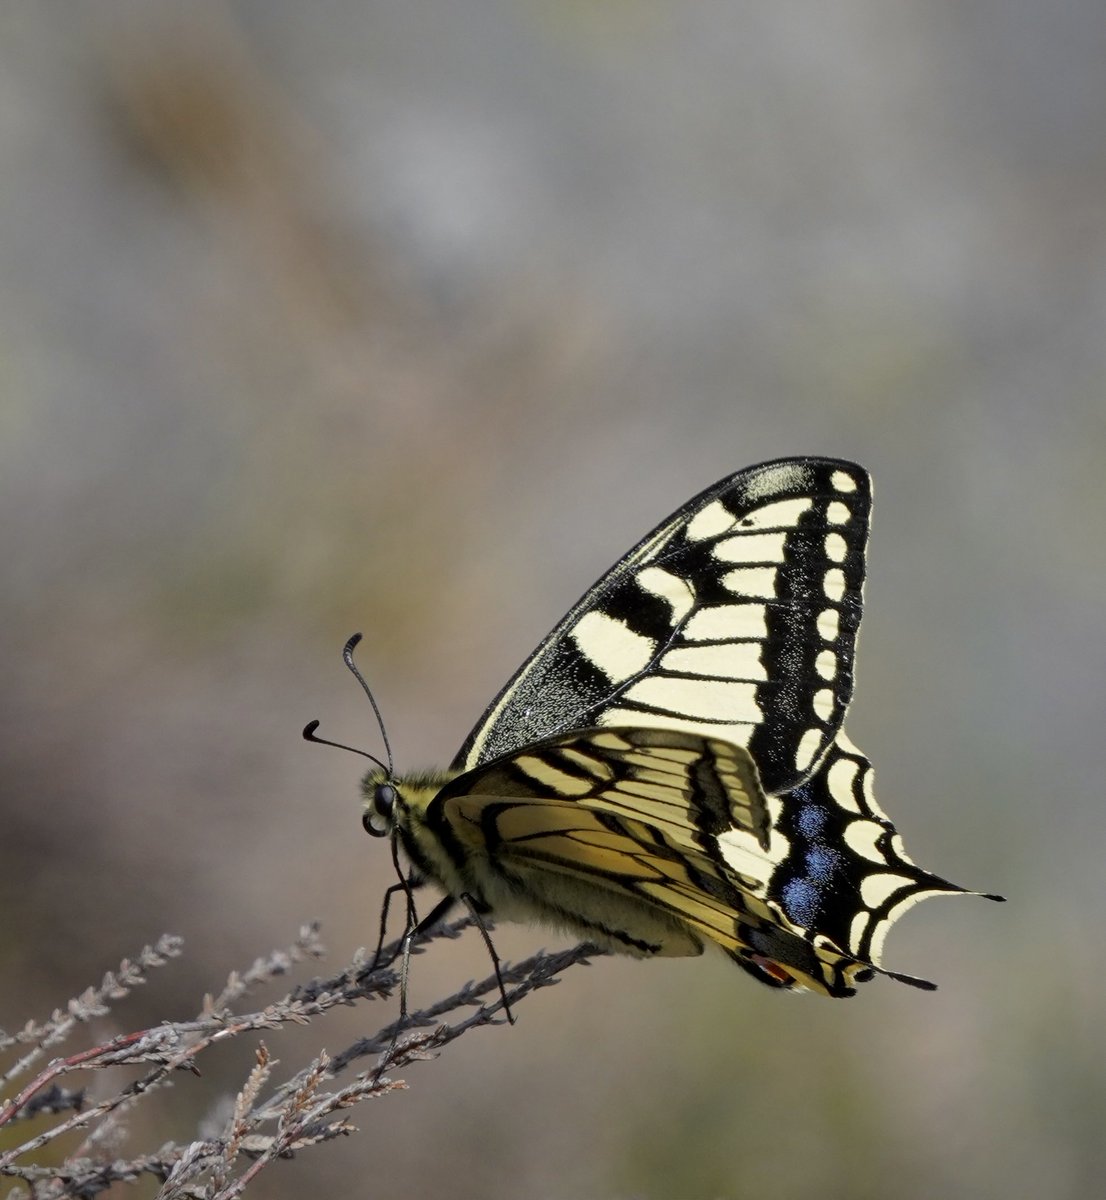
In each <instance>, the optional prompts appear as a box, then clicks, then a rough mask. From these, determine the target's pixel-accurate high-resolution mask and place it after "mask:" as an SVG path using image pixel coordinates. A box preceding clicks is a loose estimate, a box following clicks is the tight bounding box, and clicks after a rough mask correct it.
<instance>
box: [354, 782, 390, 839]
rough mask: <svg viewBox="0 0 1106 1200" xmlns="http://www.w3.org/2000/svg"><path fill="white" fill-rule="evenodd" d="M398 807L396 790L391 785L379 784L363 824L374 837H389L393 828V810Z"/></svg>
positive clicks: (363, 817)
mask: <svg viewBox="0 0 1106 1200" xmlns="http://www.w3.org/2000/svg"><path fill="white" fill-rule="evenodd" d="M395 805H396V789H395V788H394V787H392V785H391V784H390V783H380V784H377V786H376V787H375V789H374V790H373V798H372V803H371V804H370V805H369V807H368V808H366V809H365V813H364V816H362V818H361V824H362V825H363V826H364V827H365V832H366V833H368V834H371V835H372V836H373V837H387V836H388V834H389V833H390V832H391V828H392V810H393V809H394V808H395Z"/></svg>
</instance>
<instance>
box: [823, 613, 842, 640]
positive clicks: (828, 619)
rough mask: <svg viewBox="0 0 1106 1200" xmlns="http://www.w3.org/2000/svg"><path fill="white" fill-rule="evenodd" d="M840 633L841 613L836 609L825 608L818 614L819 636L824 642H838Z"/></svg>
mask: <svg viewBox="0 0 1106 1200" xmlns="http://www.w3.org/2000/svg"><path fill="white" fill-rule="evenodd" d="M840 632H841V620H840V613H838V611H837V609H836V608H823V609H822V611H821V612H820V613H819V614H818V636H819V637H821V639H822V641H823V642H836V641H837V637H838V634H839V633H840Z"/></svg>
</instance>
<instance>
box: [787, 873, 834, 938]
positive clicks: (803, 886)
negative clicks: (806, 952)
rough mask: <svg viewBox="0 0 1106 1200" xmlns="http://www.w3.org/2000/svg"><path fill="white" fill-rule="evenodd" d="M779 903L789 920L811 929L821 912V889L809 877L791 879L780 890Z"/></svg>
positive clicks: (816, 922)
mask: <svg viewBox="0 0 1106 1200" xmlns="http://www.w3.org/2000/svg"><path fill="white" fill-rule="evenodd" d="M780 903H781V904H782V905H783V911H784V912H785V913H786V914H787V917H788V919H789V920H791V921H794V922H795V924H796V925H802V926H803V927H804V928H805V929H813V928H815V926H816V925H817V924H818V918H819V916H820V915H821V913H822V907H823V895H822V889H821V888H820V887H819V886H818V885H817V884H816V883H812V882H811V880H809V879H792V880H790V882H788V883H785V884H784V885H783V888H782V889H781V891H780Z"/></svg>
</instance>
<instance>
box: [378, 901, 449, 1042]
mask: <svg viewBox="0 0 1106 1200" xmlns="http://www.w3.org/2000/svg"><path fill="white" fill-rule="evenodd" d="M419 882H420V883H421V882H422V881H421V880H420V881H419ZM393 886H402V885H393ZM388 890H389V891H391V888H389V889H388ZM456 903H457V901H456V900H455V899H454V898H453V897H452V896H443V897H442V899H441V900H439V901H438V903H437V904H435V905H434V907H433V908H432V909H431V910H430V912H429V913H427V915H426V916H425V917H423V919H422V920H421V921H419V922H418V923H417V924H415V923H414V916H415V906H414V904H413V903H412V901H411V893H410V891H408V893H407V932H406V933H404V935H403V963H402V965H401V967H400V972H399V1017H400V1021H401V1022H402V1021H404V1020H406V1018H407V974H408V971H409V970H410V967H411V945H412V943H413V942H414V941H415V939H416V938H417V937H419V936H421V935H422V934H424V933H426V931H427V930H428V929H433V927H434V926H435V925H437V924H438V922H439V921H440V920H441V919H442V918H443V917H444V916H445V915H446V913H447V912H449V910H450V909H451V908H452V907H453V906H454V905H455V904H456Z"/></svg>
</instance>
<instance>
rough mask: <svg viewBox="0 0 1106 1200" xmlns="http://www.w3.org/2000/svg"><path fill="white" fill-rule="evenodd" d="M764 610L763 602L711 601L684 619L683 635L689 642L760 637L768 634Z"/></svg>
mask: <svg viewBox="0 0 1106 1200" xmlns="http://www.w3.org/2000/svg"><path fill="white" fill-rule="evenodd" d="M829 611H833V610H829ZM764 612H765V610H764V605H763V604H712V605H709V606H708V607H706V608H701V609H699V611H698V612H697V613H696V614H695V615H694V616H693V617H692V618H691V620H690V621H688V623H687V626H686V627H685V629H684V637H686V638H687V639H688V640H689V641H692V642H720V641H729V640H730V639H735V640H745V639H748V638H755V639H757V640H763V639H764V638H766V637H767V636H768V624H767V622H766V620H765V616H764Z"/></svg>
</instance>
